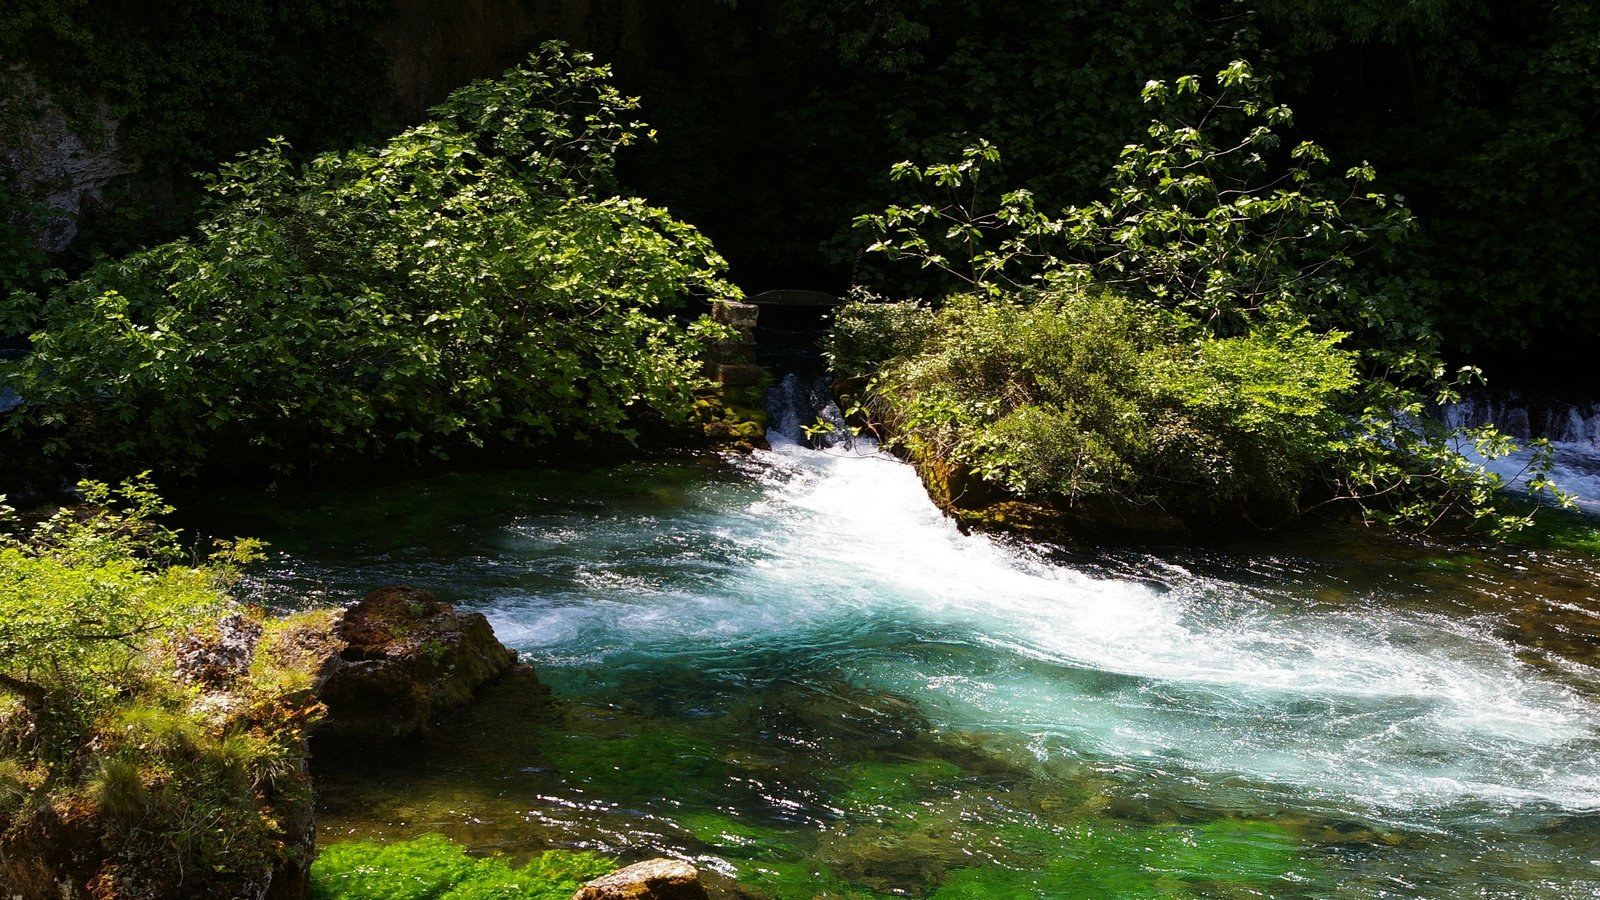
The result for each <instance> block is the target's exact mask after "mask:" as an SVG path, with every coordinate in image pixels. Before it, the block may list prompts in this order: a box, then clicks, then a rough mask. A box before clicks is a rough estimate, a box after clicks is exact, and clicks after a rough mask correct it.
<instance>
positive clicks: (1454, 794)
mask: <svg viewBox="0 0 1600 900" xmlns="http://www.w3.org/2000/svg"><path fill="white" fill-rule="evenodd" d="M213 518H214V520H222V521H225V522H226V524H227V526H228V528H227V529H226V530H229V531H239V532H243V533H251V534H257V535H260V536H263V537H266V538H268V539H269V540H272V541H273V542H274V544H275V547H276V550H277V552H278V555H277V556H276V557H275V559H274V561H273V564H272V565H271V567H270V568H269V570H268V571H266V572H265V573H263V574H262V575H260V576H259V577H258V578H257V579H256V580H255V581H254V582H253V583H252V590H253V591H254V592H255V593H256V595H257V598H258V599H260V600H262V601H264V602H268V603H273V604H279V605H291V606H292V605H297V604H301V603H305V602H326V601H341V600H346V599H353V598H354V597H357V596H359V595H360V594H361V593H364V592H365V591H366V590H369V589H371V588H373V587H377V586H380V585H383V584H388V583H392V582H396V581H403V582H407V583H410V584H414V585H417V586H420V587H426V588H429V589H431V590H434V591H435V592H436V593H438V594H440V595H441V596H442V597H443V598H445V599H447V600H449V601H451V602H453V603H456V604H458V605H461V606H464V607H469V608H472V609H477V610H480V611H482V612H484V613H485V614H486V615H487V616H488V617H489V618H490V620H491V621H492V622H493V624H494V626H495V628H496V630H497V632H498V633H499V634H500V635H501V637H502V639H503V640H505V641H506V643H508V644H509V645H511V646H514V647H516V648H517V649H519V650H520V651H522V653H523V655H524V657H525V658H526V659H528V660H530V661H532V662H533V663H534V665H535V666H536V668H537V671H538V676H539V679H540V680H541V681H542V682H543V683H544V684H546V685H548V686H549V688H550V695H549V696H547V695H546V694H545V693H544V692H542V691H541V689H540V688H539V686H538V685H536V684H534V683H532V682H531V681H529V680H527V679H517V680H513V681H511V682H510V683H508V684H506V685H504V686H502V687H500V688H498V689H496V690H495V691H493V692H491V693H490V694H489V695H488V696H487V697H486V698H485V701H484V702H483V703H482V704H480V705H479V706H477V707H476V708H474V709H472V710H470V711H469V712H467V713H465V714H463V715H461V716H459V717H456V718H453V719H451V720H449V721H447V722H446V723H444V724H443V725H442V726H441V727H440V728H439V729H438V730H436V732H435V733H434V734H433V735H431V736H430V737H428V738H427V739H425V740H424V741H421V742H418V743H415V744H406V745H402V746H400V747H397V748H393V749H391V750H387V751H381V752H379V751H375V752H373V753H371V754H366V755H363V757H362V758H361V759H359V760H351V759H343V760H322V761H319V762H320V764H321V765H323V766H324V767H325V771H324V774H323V777H322V782H321V786H322V790H323V801H322V811H321V823H322V824H321V839H322V840H323V841H325V842H327V841H333V840H338V839H340V838H343V837H363V838H369V837H406V836H411V835H415V834H419V833H423V832H428V831H443V832H445V833H447V834H450V835H451V836H452V837H455V838H456V839H458V840H461V841H463V842H465V843H467V844H468V845H469V846H470V847H473V848H474V849H477V850H482V851H489V850H502V851H506V852H509V853H511V854H513V855H517V854H529V853H533V852H536V851H537V850H540V849H544V848H547V847H553V846H559V847H583V848H590V849H598V850H603V851H606V852H609V853H615V854H622V855H625V856H633V855H640V856H642V855H653V854H659V853H668V854H672V855H677V856H682V857H685V858H688V859H691V860H694V861H696V862H697V863H698V864H699V865H701V866H702V868H703V869H705V870H707V871H708V872H711V873H714V875H713V877H714V878H715V879H716V880H717V886H718V888H719V890H722V891H724V892H726V895H729V896H739V895H740V894H738V893H735V890H736V889H735V888H734V887H733V881H734V880H735V879H736V880H737V881H738V882H739V883H741V884H742V885H745V886H746V888H739V889H737V890H746V889H748V890H750V891H753V892H754V893H750V894H745V895H754V896H772V897H812V896H826V897H880V896H908V897H938V898H946V900H948V898H958V897H1051V898H1054V897H1094V898H1099V897H1374V898H1376V897H1428V898H1434V897H1505V898H1513V897H1517V898H1520V897H1559V898H1568V897H1600V730H1597V729H1600V716H1597V715H1596V712H1597V710H1600V669H1597V664H1600V658H1597V654H1596V649H1595V648H1596V647H1597V646H1600V600H1597V599H1596V596H1595V590H1594V587H1593V586H1594V585H1595V584H1596V582H1597V581H1600V578H1597V575H1596V572H1595V570H1594V568H1593V566H1592V564H1591V563H1588V562H1585V561H1582V560H1576V559H1566V558H1563V557H1559V556H1550V555H1538V554H1527V553H1524V554H1522V555H1496V554H1494V553H1488V552H1482V553H1463V552H1460V550H1459V548H1454V549H1446V548H1440V547H1430V546H1426V545H1407V546H1402V545H1397V544H1395V543H1393V542H1381V541H1376V540H1373V539H1371V538H1370V537H1366V536H1362V535H1359V534H1350V533H1344V532H1323V533H1316V534H1308V535H1299V536H1295V537H1286V538H1276V539H1272V540H1270V541H1267V540H1260V541H1256V542H1254V543H1252V544H1250V545H1240V546H1227V547H1212V548H1209V549H1205V550H1195V549H1177V550H1173V551H1171V552H1167V553H1161V554H1147V553H1139V552H1131V551H1123V552H1078V553H1069V552H1067V551H1063V550H1059V549H1051V548H1030V547H1026V546H1021V545H1018V544H1014V543H1007V542H1003V541H996V540H993V539H990V538H986V537H982V536H970V535H963V534H960V533H959V532H958V531H957V530H956V529H955V528H954V527H953V526H952V525H951V524H950V523H949V522H947V521H946V520H944V519H943V518H941V517H940V516H939V514H938V513H937V511H936V510H935V509H934V508H933V507H932V506H931V504H929V503H928V501H927V499H926V497H925V496H924V495H923V493H922V491H921V487H920V485H919V484H918V483H917V481H916V478H915V476H914V475H913V474H912V473H911V471H910V470H909V469H907V468H906V467H905V466H903V465H901V464H900V463H898V462H896V461H894V460H892V459H889V458H887V457H883V456H880V455H876V454H870V453H865V452H863V453H846V452H830V453H815V452H811V451H807V450H803V449H800V448H797V447H793V446H787V447H779V448H778V449H777V450H775V451H772V452H763V453H759V454H757V455H756V456H754V457H751V458H747V459H743V460H738V461H731V462H730V461H722V460H717V459H714V458H709V459H675V460H667V461H657V462H652V463H641V464H635V465H630V466H624V467H621V468H617V469H613V470H606V471H595V472H589V473H556V474H551V473H543V474H541V473H506V472H499V473H487V474H478V475H470V476H448V477H440V478H436V479H432V480H428V481H423V482H416V483H410V484H405V485H398V486H393V487H390V488H385V489H373V490H363V491H354V490H352V491H350V492H346V493H335V494H327V495H323V496H320V497H318V498H315V499H299V500H295V499H283V500H279V501H277V502H275V503H273V504H257V505H254V506H252V507H248V508H238V507H236V508H235V510H234V511H233V512H231V513H229V514H228V515H226V516H214V517H213Z"/></svg>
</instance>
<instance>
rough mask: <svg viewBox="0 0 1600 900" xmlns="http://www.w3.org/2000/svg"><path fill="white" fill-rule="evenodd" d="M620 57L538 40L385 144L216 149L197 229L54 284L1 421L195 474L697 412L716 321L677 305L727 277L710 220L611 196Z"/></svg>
mask: <svg viewBox="0 0 1600 900" xmlns="http://www.w3.org/2000/svg"><path fill="white" fill-rule="evenodd" d="M608 77H609V72H608V70H606V69H604V68H602V67H597V66H594V65H592V64H591V60H590V59H589V58H588V57H587V56H584V55H581V54H569V53H567V52H566V51H565V50H564V49H562V48H560V47H559V46H556V45H547V46H546V47H545V48H544V49H543V50H541V51H540V53H539V54H537V55H536V56H535V57H534V58H533V59H531V60H530V62H529V64H528V65H527V66H524V67H519V68H516V69H513V70H511V71H510V72H508V73H507V74H506V76H505V77H504V78H502V79H500V80H498V81H484V82H477V83H475V84H473V85H470V86H468V87H466V88H463V89H461V90H459V91H457V92H456V93H455V94H453V95H452V96H451V97H450V99H449V100H447V101H446V102H445V103H444V104H442V105H441V106H439V107H438V108H437V109H436V110H435V111H434V113H435V118H434V119H433V120H431V121H429V122H428V123H425V124H423V125H420V126H418V127H416V128H413V129H411V130H409V131H406V132H404V133H403V134H400V135H399V136H397V137H395V138H393V139H391V140H390V141H389V142H388V143H387V144H385V145H384V146H382V147H379V148H375V149H371V150H355V151H350V152H346V153H333V154H325V155H322V156H319V157H317V158H316V159H314V160H312V161H311V162H310V163H309V164H307V165H305V166H299V165H296V164H295V163H294V162H293V161H292V159H291V158H290V156H289V155H288V152H287V148H286V147H285V146H284V144H283V143H282V142H274V143H273V144H271V145H270V146H268V147H267V148H266V149H263V150H260V151H257V152H255V153H251V154H247V155H245V156H244V157H242V158H241V159H240V160H238V161H237V162H235V163H232V164H230V165H228V166H226V167H224V169H223V170H222V171H221V172H220V173H219V174H218V175H217V176H215V177H214V178H213V179H211V182H210V184H209V186H208V188H209V191H210V194H211V197H212V200H211V208H210V212H209V215H208V218H207V220H206V222H205V223H204V224H203V225H202V227H201V229H200V233H199V235H198V236H196V237H194V238H192V239H185V240H180V241H174V242H172V243H169V244H164V245H161V246H158V247H155V248H152V249H151V250H148V251H144V252H140V253H136V254H133V255H132V256H129V257H126V258H124V259H122V260H118V261H115V262H107V263H104V264H101V265H99V266H96V267H95V268H94V269H92V270H90V271H89V272H88V273H87V274H85V275H84V276H83V277H82V278H80V279H78V280H76V281H74V282H72V283H70V284H68V285H66V286H65V287H63V288H61V289H60V290H57V291H55V292H53V293H51V294H50V295H49V296H48V297H46V298H44V300H43V307H42V314H41V317H40V321H41V326H40V327H39V329H38V330H37V331H36V332H35V333H34V334H33V335H32V341H33V348H34V349H33V353H32V354H31V355H30V356H29V357H28V358H27V359H26V360H24V361H22V362H21V363H20V364H17V365H15V366H13V367H12V368H11V369H10V370H9V371H3V370H0V374H3V375H4V376H5V378H6V379H9V380H10V381H11V383H13V384H14V385H15V386H16V387H17V389H18V391H19V393H20V394H21V395H22V396H23V397H25V398H26V399H27V404H26V406H24V407H23V408H22V409H21V410H19V411H18V413H17V414H14V415H13V416H11V417H9V419H8V421H7V426H8V427H9V428H11V429H12V430H13V431H14V432H21V433H23V434H24V436H25V437H29V438H33V439H40V440H42V441H43V442H44V443H45V446H46V448H47V449H48V450H50V451H52V452H55V453H60V454H67V453H74V454H86V455H94V456H100V457H109V458H112V459H116V460H124V461H125V460H132V459H137V460H140V461H141V462H142V463H143V464H145V465H154V466H156V467H157V468H161V469H167V470H179V471H186V470H193V469H195V468H197V467H198V466H200V465H202V464H205V463H207V462H210V461H214V460H219V461H225V462H227V463H228V464H238V463H241V462H243V463H259V462H270V463H272V464H274V465H276V466H278V467H280V468H291V467H293V466H294V465H295V464H301V465H310V464H316V463H319V462H322V461H326V460H338V459H341V458H348V457H349V456H351V455H352V454H358V453H359V454H363V455H373V454H379V453H383V452H389V451H394V450H396V449H397V448H398V449H402V450H410V451H411V452H415V451H416V450H421V451H425V452H429V453H433V454H437V455H440V456H444V455H447V454H448V453H450V452H452V451H454V450H456V449H458V448H462V447H480V446H485V445H495V446H502V447H505V446H509V447H531V446H539V445H547V444H550V443H554V442H558V441H570V440H579V441H584V440H590V441H600V440H608V439H609V440H632V439H634V437H635V436H636V434H637V428H638V427H639V426H640V425H641V424H652V423H653V424H657V425H662V424H664V425H668V426H679V425H683V424H685V423H688V422H689V421H691V420H692V415H693V392H694V389H695V388H696V387H697V386H698V385H699V384H701V377H700V375H699V364H698V362H697V361H696V354H697V353H698V351H699V349H700V347H701V338H702V337H703V336H705V335H709V334H712V333H714V331H715V327H714V326H712V325H711V324H710V323H709V322H707V321H697V322H694V323H692V324H688V325H685V324H682V323H680V322H679V321H677V320H676V319H674V318H673V315H674V313H675V312H676V311H678V310H679V309H681V308H682V306H683V305H684V303H685V301H686V300H687V299H688V298H689V297H691V296H696V295H698V296H703V297H727V296H735V295H736V290H735V289H734V288H732V287H731V286H730V285H728V284H726V283H725V282H723V281H722V280H721V278H720V271H721V269H722V267H723V261H722V259H721V258H720V257H719V256H718V255H717V254H716V253H715V251H714V250H713V249H712V248H711V246H710V243H709V242H708V241H707V240H706V239H705V238H704V237H703V236H701V235H700V234H699V233H698V232H696V231H695V230H694V229H693V228H691V227H690V226H688V225H685V224H683V223H680V222H677V221H675V220H674V219H672V218H671V217H670V216H669V215H668V214H667V213H666V212H665V211H663V210H660V209H656V208H653V207H650V206H648V205H647V204H645V203H644V202H643V201H641V200H638V199H629V198H622V197H617V196H613V195H611V193H610V192H611V191H612V189H613V188H614V187H615V182H614V176H613V162H614V155H615V153H616V151H617V149H618V148H620V147H622V146H625V145H628V144H630V143H633V142H634V141H637V140H640V139H643V138H645V137H647V136H648V132H647V131H646V130H645V129H644V127H643V126H642V125H641V124H639V123H637V122H636V121H634V120H633V119H632V118H631V117H630V114H631V112H632V111H633V109H634V108H635V106H636V101H634V100H632V99H629V98H626V97H624V96H622V95H621V94H619V93H618V92H617V91H616V89H615V88H613V87H612V86H611V85H610V83H609V81H608Z"/></svg>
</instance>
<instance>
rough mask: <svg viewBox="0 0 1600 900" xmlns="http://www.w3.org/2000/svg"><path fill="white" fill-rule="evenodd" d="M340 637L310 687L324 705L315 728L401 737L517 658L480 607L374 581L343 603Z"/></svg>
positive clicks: (336, 633)
mask: <svg viewBox="0 0 1600 900" xmlns="http://www.w3.org/2000/svg"><path fill="white" fill-rule="evenodd" d="M333 634H334V636H335V637H336V638H338V639H339V640H340V641H342V642H343V646H342V647H340V648H339V649H338V650H337V653H336V654H335V655H332V656H330V657H329V658H328V659H327V661H326V662H325V663H324V665H323V669H322V673H321V676H320V678H319V679H318V683H317V687H316V694H317V699H319V700H320V701H321V702H322V703H323V705H324V706H326V707H327V719H326V720H325V721H324V722H323V723H322V726H321V728H320V729H319V734H323V735H330V736H335V737H345V738H393V737H404V736H406V735H409V734H414V733H416V732H419V731H422V730H423V729H425V728H426V727H427V724H428V720H429V719H430V718H431V717H432V716H433V715H434V714H435V713H438V712H441V711H444V710H448V709H452V708H455V707H458V706H461V705H462V704H464V703H466V702H467V701H468V700H470V699H471V698H472V695H473V693H474V692H475V691H477V689H478V688H479V687H481V686H483V685H484V684H486V683H488V682H490V681H493V680H495V679H497V678H499V677H500V676H501V675H504V674H505V673H506V672H508V671H510V670H511V669H512V668H513V667H514V666H516V664H517V654H516V651H514V650H508V649H506V647H505V645H504V644H501V643H500V641H499V639H498V638H496V637H495V636H494V630H493V629H492V628H490V627H489V620H488V619H485V618H484V617H483V614H482V613H469V612H462V611H460V610H457V609H455V608H454V607H451V606H449V605H448V604H444V603H440V602H439V601H438V600H437V599H435V598H434V596H433V595H432V594H431V593H429V592H427V591H424V590H420V589H417V588H413V587H407V586H405V585H391V586H389V587H386V588H380V589H378V590H376V591H373V592H372V593H370V594H368V595H367V596H366V597H364V598H363V599H361V600H360V601H358V602H357V603H356V604H355V605H353V606H351V607H350V608H349V609H347V610H345V612H344V614H343V616H341V617H340V618H339V620H338V621H337V622H336V623H335V625H334V627H333Z"/></svg>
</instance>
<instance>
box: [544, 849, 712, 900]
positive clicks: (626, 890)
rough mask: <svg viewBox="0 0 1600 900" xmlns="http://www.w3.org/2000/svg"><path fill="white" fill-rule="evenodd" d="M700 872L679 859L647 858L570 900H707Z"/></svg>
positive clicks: (593, 883) (599, 880) (595, 882)
mask: <svg viewBox="0 0 1600 900" xmlns="http://www.w3.org/2000/svg"><path fill="white" fill-rule="evenodd" d="M707 897H708V895H707V893H706V888H705V885H703V884H701V883H700V872H699V871H698V870H697V869H695V867H694V866H691V865H689V864H688V863H686V862H684V861H683V860H681V859H650V860H646V861H644V862H642V863H634V864H633V865H631V866H628V867H627V868H624V869H618V870H617V871H615V872H612V873H611V874H610V875H602V876H601V877H599V878H596V879H595V880H593V881H591V882H589V883H588V884H586V885H584V886H583V887H581V888H579V889H578V892H577V893H576V894H573V895H572V900H707Z"/></svg>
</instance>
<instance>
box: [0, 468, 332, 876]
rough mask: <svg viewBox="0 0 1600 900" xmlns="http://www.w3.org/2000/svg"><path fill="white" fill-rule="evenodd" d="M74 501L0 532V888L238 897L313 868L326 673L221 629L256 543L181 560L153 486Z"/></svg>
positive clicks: (238, 614) (234, 615)
mask: <svg viewBox="0 0 1600 900" xmlns="http://www.w3.org/2000/svg"><path fill="white" fill-rule="evenodd" d="M79 489H80V492H81V494H82V495H83V498H84V502H83V503H82V504H81V505H80V506H77V507H74V508H70V509H64V510H62V511H60V512H58V513H57V514H55V515H54V516H52V517H50V518H48V519H46V520H45V521H43V522H41V523H39V524H38V525H36V526H34V527H33V528H32V529H31V530H28V531H26V532H19V531H18V530H17V528H16V526H15V524H14V523H11V524H10V525H9V526H8V530H7V531H6V533H5V534H4V536H3V537H0V585H3V589H0V651H3V652H0V882H4V883H5V884H6V885H7V886H8V888H12V889H14V890H16V891H18V892H20V893H21V894H22V895H24V896H45V895H46V894H49V895H51V896H54V895H55V893H56V891H57V886H56V885H57V881H58V880H65V881H66V882H68V883H70V884H72V885H73V886H74V888H75V889H77V890H85V889H93V890H96V891H98V892H100V893H105V894H106V895H107V896H110V895H111V894H110V893H109V891H111V890H113V888H112V887H111V886H112V885H118V884H131V885H138V888H137V890H132V891H130V892H122V893H117V894H116V896H125V897H163V896H178V895H179V894H181V893H190V892H198V893H207V894H209V893H212V892H214V893H215V895H218V896H225V895H231V894H233V893H237V892H240V891H245V890H247V889H248V886H249V885H261V884H264V883H265V881H266V880H267V879H269V878H271V877H272V876H273V873H275V872H280V871H292V870H293V869H294V868H295V867H296V866H298V865H303V864H304V862H305V859H304V858H303V855H304V854H305V852H306V851H307V850H308V849H309V848H308V847H306V846H305V845H304V844H303V843H302V841H301V838H302V836H303V835H304V834H305V833H306V829H307V828H308V827H309V824H310V821H311V802H312V798H311V791H310V786H309V784H308V783H307V781H306V777H305V759H306V747H305V728H306V726H307V725H308V724H309V723H310V722H311V721H312V720H314V719H315V718H316V716H317V715H319V713H320V707H319V706H318V705H317V703H316V702H315V699H314V698H313V697H312V696H311V679H312V675H313V670H314V664H313V665H311V666H307V665H306V664H305V661H304V660H303V659H301V658H300V655H299V653H298V652H297V651H296V650H295V649H294V643H293V642H292V641H285V640H282V638H283V637H284V636H285V635H286V634H288V633H290V631H291V630H292V629H287V628H286V627H284V626H283V625H278V626H275V627H273V628H270V629H269V628H267V627H265V625H264V624H263V623H262V622H261V617H260V614H259V612H256V611H250V610H239V609H233V610H232V611H231V613H230V614H229V615H227V616H225V617H223V618H218V617H219V616H221V615H222V614H223V613H225V612H229V610H230V601H229V598H228V596H227V594H226V589H227V587H228V585H229V584H230V583H231V582H232V580H233V579H234V578H235V577H236V574H237V568H236V567H237V566H238V565H239V564H241V563H244V562H248V561H249V560H250V559H252V558H253V556H254V555H255V551H256V547H257V545H256V544H254V543H253V542H251V541H237V542H233V543H230V544H227V545H224V546H223V547H221V548H220V549H219V551H218V552H217V553H216V554H215V555H213V556H212V557H211V559H210V560H209V561H207V562H205V563H202V564H198V565H183V564H181V563H179V562H178V560H179V559H180V558H181V556H182V554H181V553H180V548H179V545H178V543H177V539H176V535H175V534H174V533H173V532H171V531H170V530H168V529H166V528H164V527H162V526H160V525H159V524H157V523H156V521H155V520H154V518H153V517H155V516H157V515H160V514H162V513H165V512H167V511H169V509H168V508H167V507H166V506H165V505H164V504H162V503H161V501H160V499H159V498H158V497H157V496H156V495H155V494H154V492H153V491H152V490H151V488H150V486H149V484H148V482H146V481H142V480H139V481H132V482H129V483H126V484H123V485H122V486H120V487H118V488H109V487H107V486H106V485H102V484H97V483H93V482H85V483H83V484H82V485H80V487H79ZM6 512H9V510H7V511H6ZM80 845H86V846H87V847H89V848H99V849H98V850H96V851H94V852H86V849H85V847H84V846H80ZM97 885H98V886H99V887H96V886H97ZM116 890H119V891H120V890H122V889H120V888H118V889H116Z"/></svg>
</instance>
